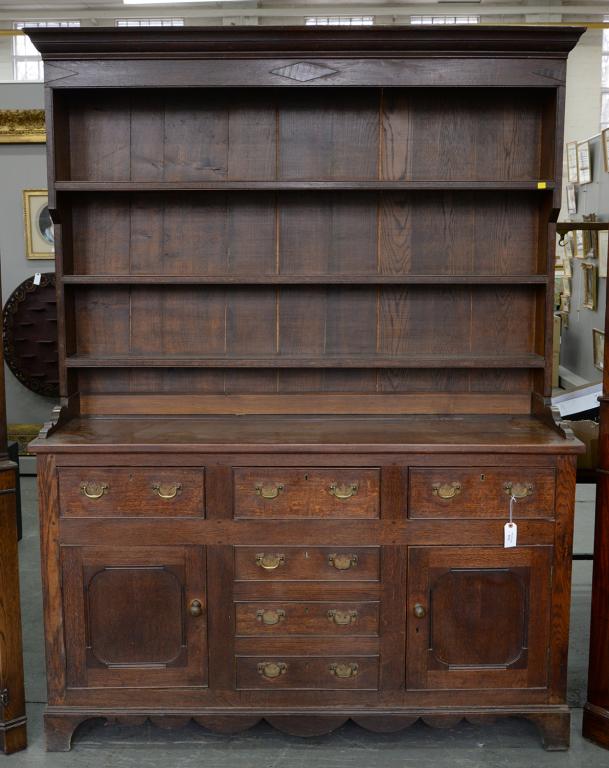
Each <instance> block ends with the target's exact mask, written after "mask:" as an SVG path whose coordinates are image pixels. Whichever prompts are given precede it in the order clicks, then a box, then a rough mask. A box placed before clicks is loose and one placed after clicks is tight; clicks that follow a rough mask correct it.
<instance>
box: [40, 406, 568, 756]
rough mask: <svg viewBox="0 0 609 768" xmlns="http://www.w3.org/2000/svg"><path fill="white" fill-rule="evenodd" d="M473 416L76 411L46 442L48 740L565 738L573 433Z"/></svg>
mask: <svg viewBox="0 0 609 768" xmlns="http://www.w3.org/2000/svg"><path fill="white" fill-rule="evenodd" d="M460 422H461V419H459V418H456V417H455V418H452V419H451V418H450V417H444V418H442V417H435V418H424V417H410V418H409V417H404V418H402V419H396V418H395V417H391V418H390V419H387V418H385V419H383V418H377V417H359V418H355V417H351V418H336V419H330V418H329V417H326V418H323V419H314V418H312V417H311V418H309V419H303V418H300V419H285V418H281V417H279V418H278V419H277V420H272V419H270V417H265V418H260V417H250V416H245V417H230V418H211V419H207V420H206V419H199V420H196V421H195V420H193V421H189V422H187V423H186V424H184V425H183V426H182V425H179V424H176V423H175V421H174V422H173V423H172V422H168V421H166V420H159V421H151V420H147V421H144V420H136V421H134V420H122V421H119V420H114V421H112V420H106V419H100V420H91V421H90V422H88V421H87V420H84V421H78V420H75V421H72V422H70V424H68V425H67V427H66V428H64V430H62V431H61V433H58V434H57V435H56V436H52V437H50V438H47V439H46V440H45V441H44V444H43V442H42V441H39V443H38V451H39V474H40V489H41V497H42V498H41V501H42V514H43V549H44V552H45V555H46V564H45V593H46V595H47V605H46V620H47V644H48V654H49V655H48V660H47V662H48V669H49V686H50V687H49V711H48V713H47V727H48V732H49V746H50V747H51V748H53V749H60V748H66V746H67V745H69V739H70V736H71V732H72V729H73V728H74V727H75V726H76V724H78V722H80V721H82V720H83V719H86V718H87V717H93V716H108V717H112V718H115V717H118V718H119V719H120V718H128V719H129V721H131V720H132V719H133V718H134V717H135V718H136V719H145V718H146V717H150V718H152V719H153V721H158V722H163V723H166V722H167V720H168V718H169V720H171V719H173V720H174V721H175V723H176V724H180V723H182V722H184V721H185V719H189V718H190V717H194V718H195V719H196V720H197V721H198V722H199V723H201V724H202V725H205V726H206V727H212V728H216V729H218V730H220V731H222V732H225V731H232V730H233V729H238V728H241V727H249V726H250V725H251V724H252V723H254V722H256V721H258V720H259V719H260V718H262V717H264V718H266V719H267V720H268V721H269V722H271V723H272V724H273V725H277V726H278V727H281V728H284V729H285V730H287V731H288V732H290V733H303V734H307V733H308V734H311V733H322V732H326V731H328V730H332V729H334V728H336V727H337V726H338V725H340V724H341V723H343V722H345V720H346V719H348V718H353V719H354V720H356V721H357V722H358V723H360V724H361V725H363V726H365V727H368V728H370V729H373V730H381V731H390V730H394V729H399V728H403V727H404V726H406V725H408V724H410V723H411V722H414V721H415V720H416V719H418V718H419V717H422V718H424V719H425V720H426V721H427V722H430V723H432V724H439V725H447V724H450V723H453V722H458V721H459V720H460V719H461V718H463V717H467V718H469V719H477V720H478V719H480V718H482V717H489V718H490V717H494V716H497V715H501V714H505V715H520V716H525V717H529V718H530V719H532V720H533V721H534V722H536V723H537V724H538V725H539V726H540V727H541V729H542V732H543V734H544V739H545V743H546V745H547V746H550V747H561V746H564V745H565V744H566V743H567V742H568V732H569V714H568V709H567V707H566V703H565V681H566V653H567V638H568V611H569V584H570V570H571V537H572V504H573V493H574V484H575V464H574V461H575V460H574V458H573V455H572V453H571V454H566V453H565V448H566V447H567V446H568V447H569V448H570V450H571V452H572V451H573V450H575V449H576V448H577V444H574V443H572V442H571V443H567V441H565V439H564V438H562V437H560V436H559V435H558V434H557V433H555V432H553V431H552V430H551V429H550V428H548V427H545V426H544V425H542V424H541V423H540V422H538V421H537V420H535V419H532V418H531V417H520V418H515V417H489V416H486V417H479V418H478V419H468V424H469V426H470V430H468V434H465V435H463V436H462V439H460V438H459V432H460V430H461V429H462V428H463V425H462V424H461V423H460ZM473 425H475V427H476V428H477V430H478V431H477V437H476V436H475V435H474V434H473V432H472V431H471V427H472V426H473ZM269 427H271V428H272V429H273V432H274V434H275V439H276V445H274V446H273V449H271V448H269V446H267V445H265V444H264V443H265V440H264V437H265V433H266V431H267V430H268V429H269ZM329 428H331V430H332V433H333V435H334V440H331V441H330V440H328V438H327V437H325V435H326V434H327V431H328V429H329ZM497 428H500V429H501V432H502V440H501V445H500V446H499V445H496V444H495V443H494V437H493V436H494V433H495V430H496V429H497ZM170 429H171V430H173V431H172V432H170V431H169V430H170ZM246 432H247V435H248V437H247V438H246V437H245V436H244V437H242V438H241V440H240V441H239V442H231V440H232V438H233V435H234V436H235V438H236V437H237V436H238V435H239V434H240V433H243V434H244V433H246ZM354 434H357V435H359V441H361V442H354V441H352V436H353V435H354ZM423 434H426V435H427V440H428V444H427V446H426V447H425V449H423V448H422V444H421V437H422V435H423ZM144 436H145V437H144ZM195 438H196V446H197V447H196V449H195V448H194V443H195ZM85 441H86V443H85ZM168 441H169V442H168ZM346 443H348V445H349V448H348V450H345V447H344V446H345V444H346ZM512 494H515V495H516V497H517V501H516V502H515V504H514V505H513V519H514V521H515V523H516V524H517V530H518V542H517V546H516V547H515V548H510V549H505V548H504V547H503V543H504V540H503V535H504V525H505V523H506V522H507V521H508V518H509V506H510V497H511V495H512ZM153 690H154V691H155V692H154V693H153Z"/></svg>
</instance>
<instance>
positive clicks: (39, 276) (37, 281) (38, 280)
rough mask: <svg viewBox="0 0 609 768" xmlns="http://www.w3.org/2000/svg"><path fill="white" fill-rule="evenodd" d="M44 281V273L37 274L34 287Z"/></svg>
mask: <svg viewBox="0 0 609 768" xmlns="http://www.w3.org/2000/svg"><path fill="white" fill-rule="evenodd" d="M41 280H42V273H41V272H36V274H35V275H34V285H40V281H41Z"/></svg>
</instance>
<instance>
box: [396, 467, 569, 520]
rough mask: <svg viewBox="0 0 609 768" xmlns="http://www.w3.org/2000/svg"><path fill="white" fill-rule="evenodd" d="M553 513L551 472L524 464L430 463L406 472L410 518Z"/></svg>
mask: <svg viewBox="0 0 609 768" xmlns="http://www.w3.org/2000/svg"><path fill="white" fill-rule="evenodd" d="M512 494H513V495H514V496H515V497H516V499H517V501H516V503H515V504H514V505H513V514H514V517H515V518H552V517H553V516H554V472H553V470H552V469H535V468H533V469H531V468H528V467H512V468H505V469H504V468H497V467H483V468H480V469H472V468H471V467H467V468H463V467H437V468H436V467H433V468H432V467H430V468H413V469H411V470H410V472H409V494H408V496H409V501H408V516H409V517H411V518H416V517H423V518H428V517H436V518H450V517H460V518H481V519H484V518H489V519H501V520H503V519H505V518H507V517H508V515H509V509H510V496H511V495H512Z"/></svg>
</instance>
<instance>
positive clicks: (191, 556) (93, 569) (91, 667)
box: [62, 546, 208, 688]
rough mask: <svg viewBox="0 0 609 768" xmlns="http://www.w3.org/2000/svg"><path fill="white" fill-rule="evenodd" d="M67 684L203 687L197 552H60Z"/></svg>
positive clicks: (200, 555)
mask: <svg viewBox="0 0 609 768" xmlns="http://www.w3.org/2000/svg"><path fill="white" fill-rule="evenodd" d="M62 573H63V583H64V621H65V625H66V656H67V677H68V686H69V687H72V688H81V687H100V686H101V687H105V686H109V687H122V686H125V687H130V688H140V687H151V686H159V685H163V686H205V685H206V684H207V666H208V661H207V627H206V624H207V618H206V613H207V612H206V591H205V558H204V550H203V548H202V547H131V548H123V547H103V546H102V547H64V548H62Z"/></svg>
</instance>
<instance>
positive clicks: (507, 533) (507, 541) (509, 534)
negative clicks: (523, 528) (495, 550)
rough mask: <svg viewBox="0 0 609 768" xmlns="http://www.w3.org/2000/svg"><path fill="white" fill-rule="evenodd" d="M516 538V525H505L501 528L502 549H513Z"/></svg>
mask: <svg viewBox="0 0 609 768" xmlns="http://www.w3.org/2000/svg"><path fill="white" fill-rule="evenodd" d="M517 537H518V526H517V525H516V523H506V524H505V525H504V526H503V546H504V548H505V549H508V547H515V546H516V539H517Z"/></svg>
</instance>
